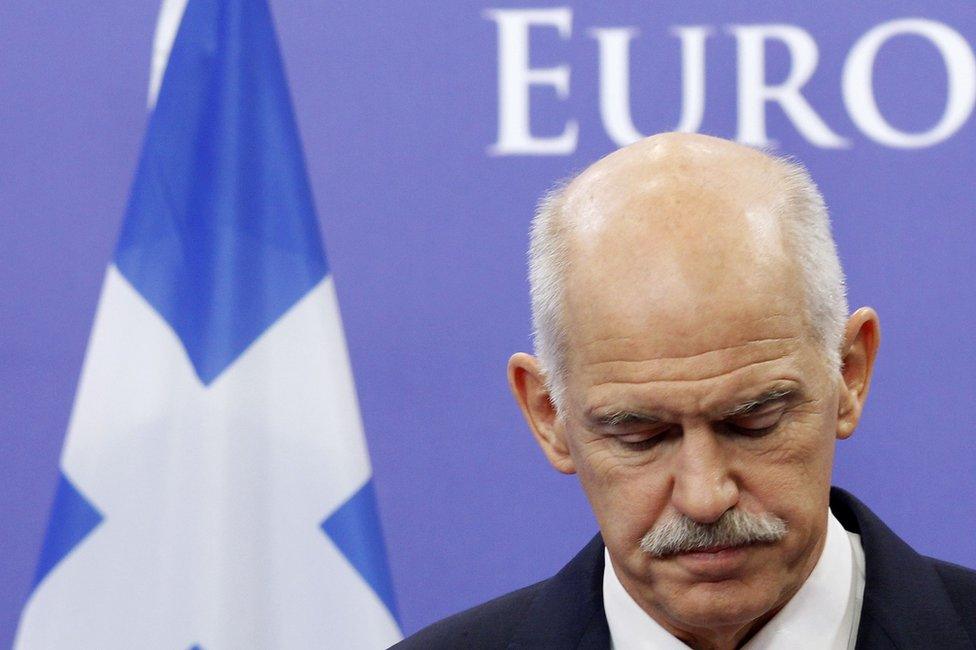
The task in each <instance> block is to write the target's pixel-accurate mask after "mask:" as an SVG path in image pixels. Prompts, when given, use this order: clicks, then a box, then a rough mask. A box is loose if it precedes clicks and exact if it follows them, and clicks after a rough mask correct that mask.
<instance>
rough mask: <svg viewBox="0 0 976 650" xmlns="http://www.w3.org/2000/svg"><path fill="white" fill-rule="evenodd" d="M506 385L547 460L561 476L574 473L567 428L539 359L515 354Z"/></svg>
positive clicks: (574, 467) (509, 361) (510, 361)
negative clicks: (554, 401) (550, 392)
mask: <svg viewBox="0 0 976 650" xmlns="http://www.w3.org/2000/svg"><path fill="white" fill-rule="evenodd" d="M508 385H509V387H510V388H511V389H512V394H513V395H514V396H515V401H516V402H518V405H519V408H521V409H522V415H524V416H525V421H526V422H528V423H529V428H530V429H532V435H534V436H535V440H536V442H538V443H539V446H540V447H542V451H543V452H545V454H546V458H548V459H549V462H550V463H551V464H552V466H553V467H555V468H556V469H557V470H559V471H560V472H562V473H563V474H573V473H575V472H576V465H575V464H574V463H573V458H572V456H570V454H569V447H568V446H567V444H566V427H565V423H564V422H563V418H561V417H560V416H559V414H558V412H557V411H556V405H555V404H554V403H553V400H552V396H551V395H550V394H549V389H548V387H547V386H546V380H545V376H544V375H543V373H542V369H541V368H540V366H539V362H538V360H537V359H536V358H535V357H533V356H532V355H530V354H525V353H524V352H518V353H516V354H513V355H512V358H511V359H509V360H508Z"/></svg>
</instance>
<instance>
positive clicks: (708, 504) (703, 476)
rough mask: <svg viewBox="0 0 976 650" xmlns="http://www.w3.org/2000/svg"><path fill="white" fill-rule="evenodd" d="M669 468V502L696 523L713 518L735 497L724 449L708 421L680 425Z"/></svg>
mask: <svg viewBox="0 0 976 650" xmlns="http://www.w3.org/2000/svg"><path fill="white" fill-rule="evenodd" d="M673 472H674V475H673V480H674V485H673V488H672V493H671V502H672V505H673V506H674V507H675V508H676V509H677V510H678V511H679V512H681V513H682V514H684V515H685V516H687V517H690V518H691V519H694V520H695V521H697V522H699V523H703V524H709V523H712V522H714V521H716V520H717V519H718V518H719V517H721V516H722V515H723V514H724V513H725V511H726V510H728V509H729V508H731V507H733V506H735V505H736V504H737V503H738V501H739V486H738V484H737V483H736V481H735V479H734V477H733V476H732V475H731V474H730V471H729V465H728V458H727V454H726V450H725V449H724V448H723V446H722V444H721V441H720V439H719V438H718V436H717V435H716V433H715V431H713V430H712V428H711V427H710V426H708V425H694V426H691V427H686V428H685V429H684V432H683V434H682V436H681V443H680V446H679V448H678V450H677V457H676V459H675V464H674V466H673Z"/></svg>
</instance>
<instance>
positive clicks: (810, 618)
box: [603, 512, 864, 650]
mask: <svg viewBox="0 0 976 650" xmlns="http://www.w3.org/2000/svg"><path fill="white" fill-rule="evenodd" d="M604 555H605V558H606V566H605V567H604V570H603V607H604V610H605V611H606V615H607V624H608V625H609V627H610V646H611V648H612V649H613V650H687V649H688V646H687V645H685V644H684V643H682V642H681V641H679V640H678V639H677V638H675V637H674V636H672V635H671V634H670V633H669V632H668V631H667V630H665V629H664V628H663V627H661V625H660V624H658V622H657V621H655V620H654V619H653V618H651V617H650V616H648V615H647V613H645V612H644V610H643V609H641V607H640V605H638V604H637V603H636V602H635V601H634V599H633V598H631V597H630V594H628V593H627V591H626V590H625V589H624V587H623V585H622V584H620V580H618V579H617V574H616V573H615V572H614V570H613V564H611V562H610V554H609V553H607V552H606V551H604ZM863 598H864V551H863V549H862V548H861V537H860V535H857V534H855V533H849V532H847V531H846V530H844V527H843V526H841V524H840V522H839V521H837V519H836V518H835V517H834V515H833V514H832V513H830V512H828V513H827V541H826V542H825V543H824V549H823V552H822V553H821V555H820V559H819V560H818V561H817V565H816V566H815V567H814V568H813V571H812V572H811V573H810V576H809V577H808V578H807V580H806V582H804V583H803V585H802V586H801V587H800V589H799V591H797V592H796V594H794V596H793V598H791V599H790V601H789V602H788V603H786V605H785V606H784V607H783V609H781V610H780V611H779V612H778V613H777V614H776V616H774V617H773V618H772V619H770V620H769V622H768V623H766V625H764V626H763V627H762V629H760V630H759V632H757V633H756V635H755V636H753V637H752V638H751V639H750V640H749V642H748V643H746V644H745V645H744V646H742V647H743V650H774V649H781V648H790V649H791V650H852V649H853V648H854V643H855V641H856V640H857V625H858V621H859V619H860V617H861V603H862V600H863Z"/></svg>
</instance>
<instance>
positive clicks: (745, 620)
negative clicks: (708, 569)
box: [666, 580, 776, 631]
mask: <svg viewBox="0 0 976 650" xmlns="http://www.w3.org/2000/svg"><path fill="white" fill-rule="evenodd" d="M669 601H670V602H669V603H668V605H669V606H668V608H667V612H666V614H667V616H668V617H669V618H670V619H671V624H672V625H673V626H675V627H677V628H678V629H685V630H689V631H692V630H696V629H711V630H714V629H717V628H725V627H728V628H738V627H743V626H746V625H749V624H751V623H753V622H756V621H759V620H762V621H765V620H768V619H769V618H770V617H771V615H772V613H774V611H773V610H774V608H775V607H776V602H775V601H774V600H771V599H770V598H769V594H768V592H761V593H757V592H756V590H755V589H752V588H750V587H748V586H747V585H745V584H743V583H742V582H739V581H734V580H728V581H724V582H705V583H698V584H695V585H692V586H691V587H689V588H686V589H685V590H684V593H683V594H682V595H681V596H680V597H678V598H674V597H673V596H672V597H671V598H670V599H669Z"/></svg>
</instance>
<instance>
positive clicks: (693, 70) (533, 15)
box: [484, 7, 976, 156]
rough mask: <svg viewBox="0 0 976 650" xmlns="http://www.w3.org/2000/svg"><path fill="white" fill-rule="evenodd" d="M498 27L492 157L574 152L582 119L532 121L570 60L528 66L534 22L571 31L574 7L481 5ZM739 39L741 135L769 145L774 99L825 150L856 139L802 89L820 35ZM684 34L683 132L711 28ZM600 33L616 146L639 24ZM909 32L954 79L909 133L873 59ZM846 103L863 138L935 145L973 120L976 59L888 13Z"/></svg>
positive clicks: (695, 110)
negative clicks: (542, 128)
mask: <svg viewBox="0 0 976 650" xmlns="http://www.w3.org/2000/svg"><path fill="white" fill-rule="evenodd" d="M484 16H485V18H486V19H488V20H492V21H494V22H495V23H496V25H497V29H498V139H497V141H496V142H495V144H493V145H492V146H491V147H490V148H489V152H490V153H492V154H494V155H522V156H526V155H566V154H571V153H573V152H574V151H575V150H576V144H577V141H578V138H579V123H578V122H577V121H576V120H575V119H568V120H566V121H565V124H564V128H563V130H562V133H560V134H559V135H558V136H553V137H542V136H537V135H533V134H532V132H531V129H530V102H529V97H530V91H531V89H532V88H533V87H549V88H551V89H553V90H554V91H555V93H556V96H557V97H558V98H559V99H561V100H565V99H567V98H568V96H569V77H570V68H569V66H568V65H558V66H555V67H548V68H543V67H531V66H530V64H529V51H530V37H531V34H532V32H533V30H534V29H535V30H538V29H549V30H556V33H557V34H558V36H559V38H561V39H562V40H568V39H569V38H570V36H571V34H572V20H573V14H572V10H571V9H569V8H566V7H559V8H551V9H488V10H486V11H485V12H484ZM725 31H726V32H727V33H728V34H730V35H731V36H732V37H733V38H735V41H736V47H737V93H738V98H737V105H738V114H737V121H738V125H737V133H736V139H737V140H738V141H740V142H743V143H746V144H751V145H757V146H763V145H767V144H769V142H770V140H769V138H768V136H767V133H766V105H767V104H769V103H776V104H778V105H779V106H780V108H781V109H782V110H783V112H784V113H785V114H786V116H787V117H788V118H789V119H790V121H791V122H792V123H793V125H794V126H795V127H796V129H797V131H798V132H799V133H800V134H801V135H802V136H803V137H804V138H806V139H807V140H808V141H809V142H810V143H812V144H814V145H816V146H818V147H823V148H836V149H840V148H845V147H849V146H850V141H849V140H848V139H847V138H845V137H843V136H841V135H839V134H838V133H837V132H836V131H834V130H833V129H832V128H831V127H830V126H828V125H827V123H826V122H825V121H824V119H823V118H822V117H821V116H820V115H819V114H818V113H817V111H816V110H814V108H813V106H812V105H811V104H810V102H809V101H808V100H807V98H806V97H804V96H803V93H802V89H803V86H804V84H806V82H807V81H808V80H809V79H810V77H811V76H812V75H813V73H814V71H815V70H816V67H817V60H818V56H819V52H818V49H817V43H816V41H815V40H814V39H813V37H812V36H810V34H809V33H808V32H806V31H805V30H803V29H801V28H800V27H796V26H794V25H786V24H762V25H730V26H727V27H726V30H725ZM671 32H672V34H673V35H675V36H676V37H677V38H678V39H679V40H680V47H681V65H682V70H681V80H682V81H681V83H682V106H681V113H680V119H679V121H678V124H677V126H676V127H674V128H675V130H677V131H688V132H694V131H697V130H698V129H699V128H700V126H701V122H702V116H703V114H704V111H705V49H706V48H705V45H706V41H707V40H708V38H709V36H711V35H712V34H713V33H714V30H713V29H712V28H710V27H708V26H704V25H694V26H683V27H674V28H673V29H672V30H671ZM588 35H589V36H591V37H592V38H594V39H596V41H597V45H598V49H599V62H600V68H599V70H600V72H599V74H600V84H599V85H600V98H599V99H600V116H601V119H602V122H603V126H604V128H605V129H606V132H607V135H608V136H610V138H611V139H612V140H613V141H614V142H616V143H617V144H618V145H621V146H623V145H626V144H630V143H631V142H634V141H635V140H638V139H640V138H641V137H642V134H641V133H640V132H638V130H637V128H636V127H635V126H634V123H633V120H632V119H631V113H630V42H631V40H632V39H633V38H634V36H636V35H637V30H636V29H634V28H629V27H613V28H598V29H591V30H589V31H588ZM903 35H913V36H920V37H922V38H924V39H926V40H927V41H928V42H929V43H931V45H933V46H934V47H935V49H936V50H937V51H938V53H939V55H940V56H941V58H942V61H943V63H944V65H945V69H946V73H947V80H948V84H947V87H946V101H945V109H944V111H943V113H942V116H941V117H940V118H939V120H938V121H937V122H936V123H935V125H934V126H932V127H931V128H928V129H926V130H925V131H921V132H907V131H904V130H900V129H897V128H895V127H894V126H892V124H891V123H890V122H889V121H888V120H886V119H885V116H884V115H882V113H881V110H880V109H879V108H878V103H877V102H876V101H875V96H874V86H873V82H874V66H875V59H876V58H877V55H878V52H879V50H880V49H881V47H882V46H883V45H884V44H885V43H887V42H888V41H889V40H890V39H892V38H895V37H898V36H903ZM772 42H779V43H780V44H781V45H782V46H785V48H786V51H787V52H788V53H789V62H790V64H789V72H788V74H787V75H786V79H785V80H784V81H782V82H780V83H777V84H774V85H771V84H768V83H767V81H766V79H765V66H766V48H767V44H769V43H772ZM841 90H842V94H843V100H844V106H845V108H846V110H847V114H848V115H849V116H850V118H851V121H852V122H853V123H854V124H855V125H856V126H857V128H858V129H860V130H861V132H862V133H864V135H865V136H867V137H868V138H870V139H871V140H873V141H875V142H877V143H879V144H882V145H884V146H888V147H895V148H903V149H917V148H922V147H931V146H932V145H935V144H938V143H939V142H942V141H944V140H946V139H947V138H949V137H950V136H952V135H953V134H954V133H955V132H956V131H958V130H959V129H960V128H961V127H962V126H963V124H965V122H966V121H967V120H968V119H969V116H970V114H971V113H972V111H973V106H974V103H976V58H974V55H973V51H972V49H971V48H970V46H969V44H968V43H967V42H966V39H964V38H963V37H962V36H961V35H960V34H959V33H958V32H957V31H955V30H954V29H952V28H951V27H949V26H947V25H945V24H943V23H940V22H936V21H933V20H926V19H920V18H908V19H900V20H891V21H888V22H884V23H881V24H879V25H877V26H875V27H874V28H872V29H870V30H869V31H867V32H866V33H865V34H864V35H862V36H861V37H860V38H859V39H857V41H855V42H854V44H853V46H852V47H851V49H850V51H849V52H848V54H847V58H846V60H845V62H844V66H843V72H842V75H841Z"/></svg>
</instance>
